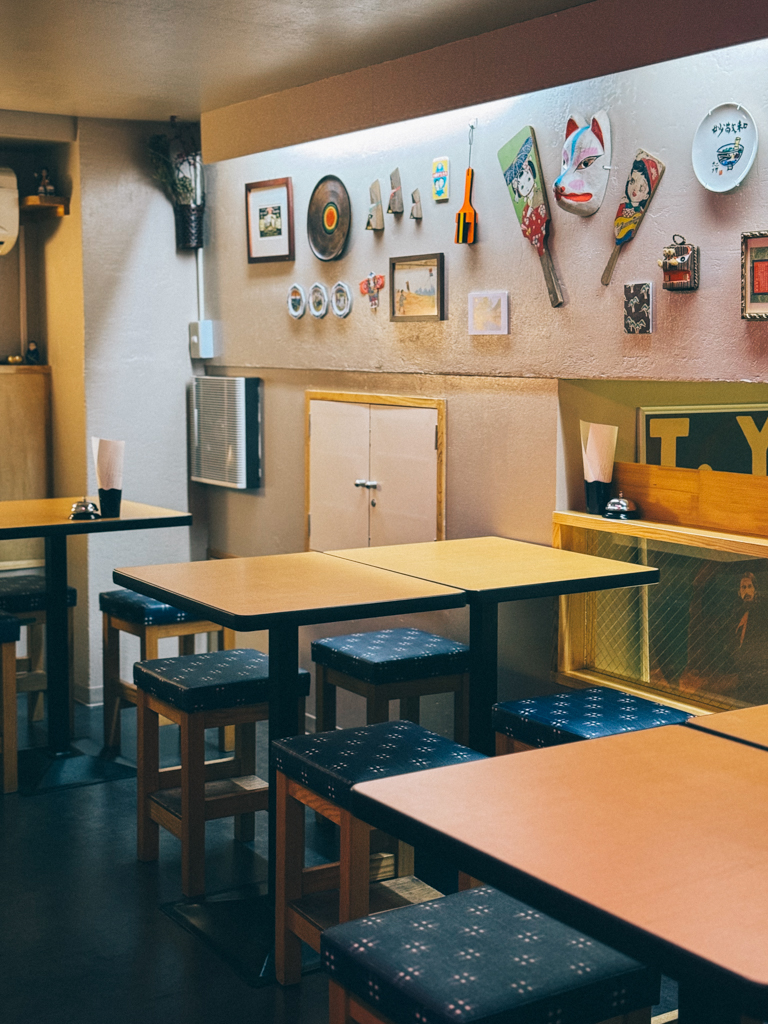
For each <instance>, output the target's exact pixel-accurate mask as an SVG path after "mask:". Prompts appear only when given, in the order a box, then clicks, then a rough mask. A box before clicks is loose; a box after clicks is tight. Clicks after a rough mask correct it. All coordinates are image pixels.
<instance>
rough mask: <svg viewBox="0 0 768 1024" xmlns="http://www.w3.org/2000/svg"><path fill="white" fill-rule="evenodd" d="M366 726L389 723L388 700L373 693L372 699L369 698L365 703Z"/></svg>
mask: <svg viewBox="0 0 768 1024" xmlns="http://www.w3.org/2000/svg"><path fill="white" fill-rule="evenodd" d="M365 711H366V715H365V724H366V725H376V724H377V723H378V722H388V721H389V700H387V699H386V698H385V697H381V696H380V695H379V694H378V693H374V695H373V696H372V697H369V698H368V700H367V701H366V708H365Z"/></svg>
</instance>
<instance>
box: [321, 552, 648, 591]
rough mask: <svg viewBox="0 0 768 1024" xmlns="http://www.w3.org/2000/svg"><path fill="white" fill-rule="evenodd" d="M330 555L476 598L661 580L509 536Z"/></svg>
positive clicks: (625, 565) (639, 568) (642, 570)
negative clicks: (466, 592) (431, 583)
mask: <svg viewBox="0 0 768 1024" xmlns="http://www.w3.org/2000/svg"><path fill="white" fill-rule="evenodd" d="M328 554H330V555H334V556H335V557H337V558H345V559H349V560H351V561H355V562H362V563H364V564H365V565H373V566H377V567H378V568H380V569H389V570H391V571H393V572H401V573H405V574H406V575H409V576H415V577H418V578H419V579H424V580H432V581H433V582H435V583H443V584H445V586H449V587H458V588H459V589H461V590H466V591H468V592H469V593H470V598H471V597H472V596H473V595H474V596H477V597H482V598H485V599H489V600H498V601H515V600H522V599H523V598H530V597H548V596H551V595H555V594H578V593H583V592H586V591H591V590H607V589H611V588H614V587H629V586H634V585H636V584H647V583H656V582H658V579H659V571H658V569H654V568H651V567H648V566H643V565H634V564H632V563H630V562H618V561H614V560H613V559H609V558H596V557H595V556H594V555H582V554H579V553H578V552H575V551H564V550H562V549H561V548H550V547H545V546H543V545H541V544H529V543H527V542H525V541H518V540H507V539H506V538H504V537H471V538H468V539H466V540H443V541H435V542H432V543H426V544H394V545H391V546H387V547H377V548H352V549H348V550H342V551H330V552H328Z"/></svg>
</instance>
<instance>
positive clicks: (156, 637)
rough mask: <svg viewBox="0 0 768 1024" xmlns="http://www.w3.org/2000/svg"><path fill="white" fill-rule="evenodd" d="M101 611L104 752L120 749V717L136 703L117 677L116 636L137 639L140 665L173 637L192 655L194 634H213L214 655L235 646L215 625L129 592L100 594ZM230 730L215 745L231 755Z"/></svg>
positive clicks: (226, 632) (132, 688)
mask: <svg viewBox="0 0 768 1024" xmlns="http://www.w3.org/2000/svg"><path fill="white" fill-rule="evenodd" d="M99 608H100V609H101V612H102V619H103V629H104V639H103V686H104V747H105V749H107V750H110V751H119V750H120V712H121V711H122V709H123V708H126V707H130V706H131V705H133V704H135V703H136V687H135V686H134V684H133V683H130V682H127V681H125V680H122V679H121V678H120V634H121V633H129V634H130V635H132V636H136V637H138V638H139V644H140V648H141V653H140V660H141V661H152V660H154V659H156V658H157V657H158V643H159V641H160V640H161V639H164V638H166V637H178V644H179V654H180V655H189V654H194V653H195V635H196V634H198V633H207V634H209V637H208V640H209V646H208V649H209V650H211V645H210V640H211V635H212V634H215V636H216V643H217V645H218V649H219V650H231V649H232V648H233V647H234V646H235V634H234V632H233V630H231V629H224V628H222V627H221V626H219V625H217V624H216V623H215V622H208V621H207V620H203V619H200V618H199V617H198V616H196V615H193V614H191V613H190V612H185V611H182V610H181V609H180V608H174V607H173V605H170V604H165V603H164V602H163V601H156V600H155V599H154V598H153V597H145V596H144V595H143V594H137V593H136V592H135V591H133V590H125V589H121V590H105V591H103V592H102V593H101V594H99ZM232 732H233V730H232V729H229V730H228V733H229V735H227V736H226V737H225V735H224V730H222V731H221V733H220V735H219V746H220V747H221V749H223V750H231V749H232V747H233V746H234V736H233V735H232Z"/></svg>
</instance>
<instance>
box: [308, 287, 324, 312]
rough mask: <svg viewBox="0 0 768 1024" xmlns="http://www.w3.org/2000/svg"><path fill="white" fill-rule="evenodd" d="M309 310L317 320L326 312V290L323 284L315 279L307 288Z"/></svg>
mask: <svg viewBox="0 0 768 1024" xmlns="http://www.w3.org/2000/svg"><path fill="white" fill-rule="evenodd" d="M308 305H309V312H310V313H311V314H312V316H314V317H317V319H318V320H319V319H320V318H321V317H324V316H325V314H326V313H327V312H328V292H327V291H326V290H325V286H324V285H322V284H320V282H319V281H315V283H314V284H313V285H312V287H311V288H310V289H309V303H308Z"/></svg>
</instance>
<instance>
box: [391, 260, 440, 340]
mask: <svg viewBox="0 0 768 1024" xmlns="http://www.w3.org/2000/svg"><path fill="white" fill-rule="evenodd" d="M444 274H445V256H444V254H443V253H441V252H433V253H428V254H427V255H425V256H391V257H390V260H389V319H390V320H392V321H395V322H397V323H407V322H413V323H415V322H417V321H424V320H444V319H445V310H444V302H445V300H444V292H445V289H444ZM411 284H413V288H412V287H411Z"/></svg>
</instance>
